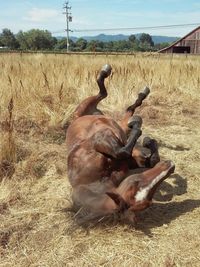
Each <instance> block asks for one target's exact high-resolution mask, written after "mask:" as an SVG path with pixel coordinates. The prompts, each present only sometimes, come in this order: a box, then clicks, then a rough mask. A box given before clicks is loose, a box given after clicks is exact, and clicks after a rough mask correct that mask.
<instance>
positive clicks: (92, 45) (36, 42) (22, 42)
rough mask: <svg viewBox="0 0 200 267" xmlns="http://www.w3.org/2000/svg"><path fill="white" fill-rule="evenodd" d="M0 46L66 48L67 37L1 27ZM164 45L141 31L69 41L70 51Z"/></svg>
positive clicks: (151, 48) (129, 49)
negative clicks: (112, 37) (114, 38)
mask: <svg viewBox="0 0 200 267" xmlns="http://www.w3.org/2000/svg"><path fill="white" fill-rule="evenodd" d="M0 46H3V47H8V48H9V49H17V48H19V49H21V50H67V38H61V39H59V40H58V39H56V38H55V37H53V36H52V35H51V33H50V32H49V31H46V30H39V29H32V30H29V31H27V32H23V31H19V32H18V33H17V35H16V36H15V35H14V34H13V33H12V32H11V31H10V30H9V29H3V31H2V33H1V34H0ZM166 46H168V44H167V43H163V44H156V45H154V43H153V40H152V37H151V36H150V35H149V34H147V33H142V34H141V35H140V37H139V39H137V38H136V36H135V35H134V34H131V35H130V36H129V39H128V40H120V41H108V42H102V41H98V40H91V41H86V40H85V39H83V38H79V39H78V40H77V41H76V42H73V41H72V40H70V41H69V49H70V51H77V52H81V51H89V52H134V51H157V50H159V49H162V48H163V47H166Z"/></svg>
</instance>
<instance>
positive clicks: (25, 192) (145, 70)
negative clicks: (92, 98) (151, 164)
mask: <svg viewBox="0 0 200 267" xmlns="http://www.w3.org/2000/svg"><path fill="white" fill-rule="evenodd" d="M105 63H109V64H111V65H112V67H113V73H112V75H111V77H109V78H108V79H107V80H106V86H107V88H108V94H109V95H108V97H107V99H106V100H104V101H103V102H102V104H101V109H102V110H104V112H105V113H106V114H108V115H111V116H113V117H114V118H117V117H119V116H120V115H121V114H122V112H123V110H124V108H125V107H126V106H127V105H129V104H131V103H132V102H133V100H134V99H135V97H136V95H137V93H138V92H139V90H140V89H142V88H143V87H144V86H145V85H148V86H150V88H151V94H150V95H149V97H148V99H146V100H145V103H143V105H142V107H140V108H139V109H138V111H137V112H138V113H139V114H141V115H142V118H143V132H144V134H148V135H150V136H153V137H154V138H156V139H157V140H158V141H159V145H160V153H161V156H162V158H163V159H164V158H165V159H171V160H173V161H174V162H175V165H176V171H175V173H174V174H173V175H171V177H170V178H168V179H167V180H166V181H165V182H164V183H163V184H162V186H161V187H160V189H159V191H158V192H157V194H156V196H155V200H154V204H153V205H152V207H151V208H149V209H148V210H146V211H145V212H142V213H140V215H139V223H138V225H137V226H136V227H133V226H130V225H126V224H122V223H120V222H116V221H107V222H99V223H97V224H96V225H91V226H90V227H88V228H85V227H82V226H78V225H77V224H76V222H75V221H74V218H73V216H74V214H73V213H71V212H69V210H68V208H69V207H70V205H71V198H70V192H71V189H70V185H69V183H68V179H67V168H66V146H65V132H66V129H67V126H68V124H69V122H70V119H71V115H72V112H73V110H74V108H75V107H76V105H77V104H78V103H79V101H80V100H81V99H83V98H85V97H86V96H88V95H91V94H94V93H96V92H97V90H98V88H97V85H96V82H95V79H96V76H97V73H98V71H99V69H100V68H101V66H102V65H104V64H105ZM0 67H1V72H0V126H1V139H0V148H1V149H0V266H2V267H9V266H20V267H21V266H22V267H27V266H42V267H44V266H54V267H56V266H57V267H60V266H106V267H109V266H120V267H121V266H143V267H149V266H165V267H172V266H181V267H182V266H190V267H191V266H193V267H195V266H200V142H199V140H200V58H199V57H193V56H191V57H189V56H179V57H178V56H173V57H171V56H167V55H157V54H153V55H147V54H143V55H140V54H138V55H135V56H134V55H133V56H126V55H118V56H117V55H115V56H111V55H108V56H106V55H105V56H104V55H101V56H100V55H96V56H95V55H56V54H55V55H53V54H52V55H43V54H22V55H20V54H0Z"/></svg>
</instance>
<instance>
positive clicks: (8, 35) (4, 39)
mask: <svg viewBox="0 0 200 267" xmlns="http://www.w3.org/2000/svg"><path fill="white" fill-rule="evenodd" d="M1 43H2V45H3V46H6V47H8V48H10V49H16V48H18V47H19V43H18V42H17V40H16V38H15V35H14V34H13V33H12V32H11V30H9V29H3V30H2V34H1Z"/></svg>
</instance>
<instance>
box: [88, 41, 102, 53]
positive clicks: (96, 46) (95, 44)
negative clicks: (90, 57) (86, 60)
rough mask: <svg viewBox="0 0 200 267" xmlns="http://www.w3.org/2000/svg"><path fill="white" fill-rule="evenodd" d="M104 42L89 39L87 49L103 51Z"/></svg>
mask: <svg viewBox="0 0 200 267" xmlns="http://www.w3.org/2000/svg"><path fill="white" fill-rule="evenodd" d="M104 44H105V43H104V42H101V41H98V40H91V41H90V42H88V44H87V48H86V50H87V51H92V52H101V51H104Z"/></svg>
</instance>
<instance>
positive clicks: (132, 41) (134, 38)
mask: <svg viewBox="0 0 200 267" xmlns="http://www.w3.org/2000/svg"><path fill="white" fill-rule="evenodd" d="M128 40H129V41H130V42H131V43H135V41H136V37H135V35H134V34H131V35H130V36H129V38H128Z"/></svg>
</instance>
